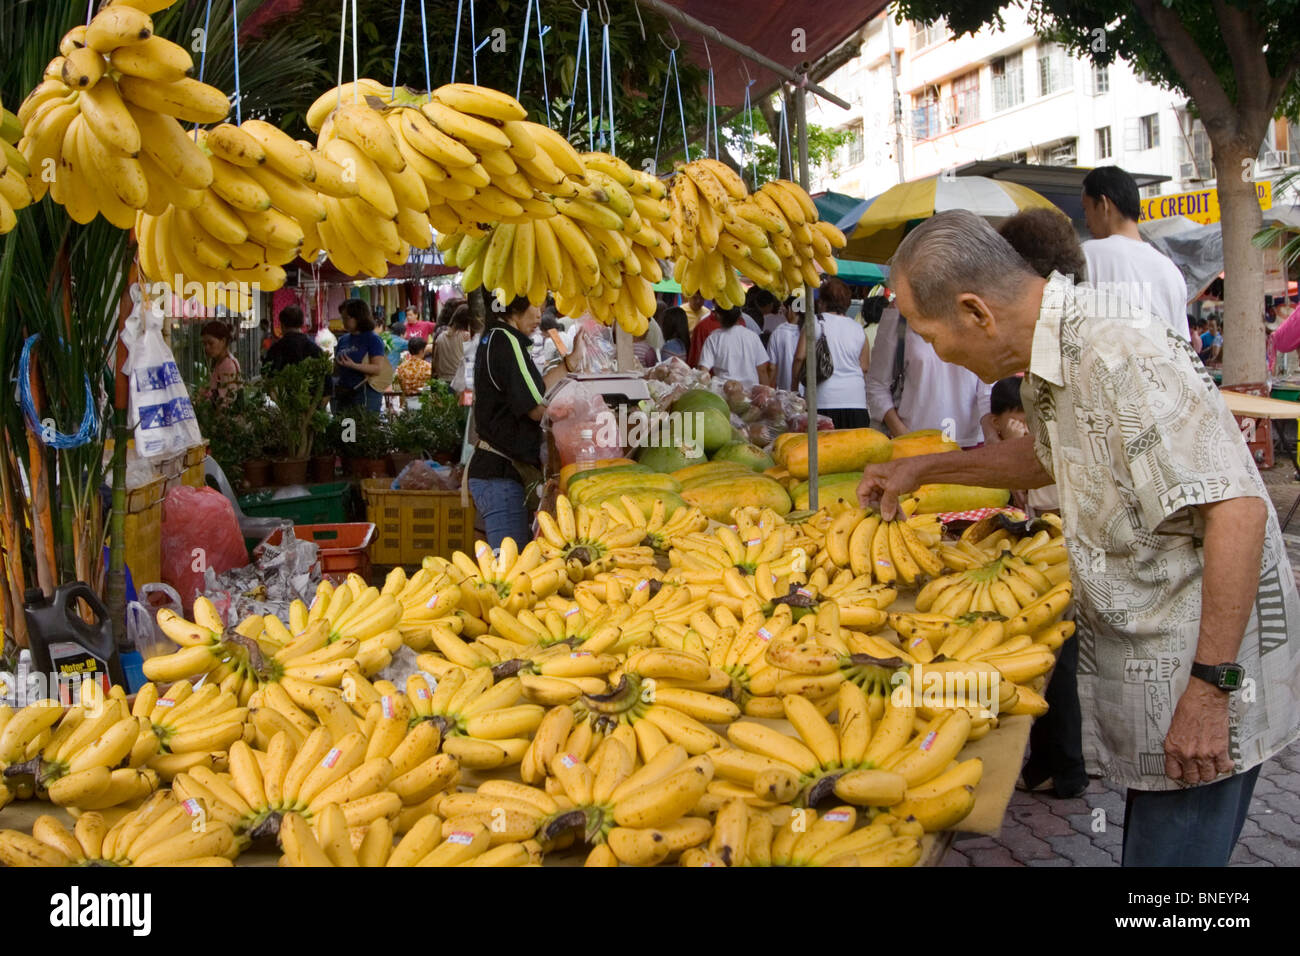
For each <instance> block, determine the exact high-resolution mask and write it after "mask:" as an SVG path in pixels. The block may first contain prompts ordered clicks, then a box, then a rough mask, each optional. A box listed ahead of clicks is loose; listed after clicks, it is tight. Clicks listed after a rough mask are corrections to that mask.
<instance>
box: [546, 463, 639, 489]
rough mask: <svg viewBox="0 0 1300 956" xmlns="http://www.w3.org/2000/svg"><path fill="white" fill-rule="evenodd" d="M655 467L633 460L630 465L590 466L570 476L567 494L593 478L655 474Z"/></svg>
mask: <svg viewBox="0 0 1300 956" xmlns="http://www.w3.org/2000/svg"><path fill="white" fill-rule="evenodd" d="M653 473H654V472H653V469H650V468H647V467H646V466H645V465H639V464H637V463H636V462H632V463H631V464H628V465H610V466H608V467H606V468H599V467H597V468H588V469H586V470H585V471H578V472H574V473H573V474H572V475H570V476H569V481H568V484H567V485H566V486H565V487H566V488H567V489H568V490H567V491H566V492H565V493H566V494H570V495H571V494H572V493H573V492H574V491H575V490H577V488H578V487H579V486H580V485H582V484H584V483H585V482H588V481H591V480H592V479H593V478H596V477H601V478H610V477H612V476H614V475H649V474H653Z"/></svg>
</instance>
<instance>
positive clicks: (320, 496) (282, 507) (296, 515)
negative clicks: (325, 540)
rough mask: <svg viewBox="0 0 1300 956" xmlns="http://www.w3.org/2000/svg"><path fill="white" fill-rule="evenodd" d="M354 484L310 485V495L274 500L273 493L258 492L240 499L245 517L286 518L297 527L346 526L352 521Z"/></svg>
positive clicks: (270, 491)
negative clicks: (350, 518)
mask: <svg viewBox="0 0 1300 956" xmlns="http://www.w3.org/2000/svg"><path fill="white" fill-rule="evenodd" d="M351 494H352V485H351V483H350V482H346V481H331V482H328V483H326V484H323V485H310V486H309V488H308V493H307V494H305V495H298V496H296V497H293V498H279V499H276V498H274V495H275V492H274V491H273V490H267V491H256V492H254V493H253V494H251V495H244V496H243V497H241V498H240V499H239V507H240V508H242V509H243V510H244V514H246V515H252V516H257V517H275V518H287V519H289V520H290V521H292V522H293V523H294V524H344V523H345V522H346V521H347V520H348V518H349V514H348V511H349V507H348V506H349V504H350V503H351Z"/></svg>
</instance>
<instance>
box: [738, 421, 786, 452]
mask: <svg viewBox="0 0 1300 956" xmlns="http://www.w3.org/2000/svg"><path fill="white" fill-rule="evenodd" d="M784 431H785V424H784V423H782V424H780V425H774V424H772V423H771V422H764V421H757V422H752V423H751V424H749V425H746V426H745V440H746V441H747V442H749V443H750V444H751V445H757V446H758V447H759V448H766V447H767V446H768V445H770V444H772V442H774V441H776V436H777V435H780V434H781V433H782V432H784Z"/></svg>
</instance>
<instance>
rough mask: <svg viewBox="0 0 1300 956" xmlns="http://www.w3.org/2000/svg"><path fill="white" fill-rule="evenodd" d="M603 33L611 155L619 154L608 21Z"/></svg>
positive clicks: (602, 30)
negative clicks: (616, 138) (615, 133)
mask: <svg viewBox="0 0 1300 956" xmlns="http://www.w3.org/2000/svg"><path fill="white" fill-rule="evenodd" d="M601 33H602V37H601V42H602V44H603V46H604V59H605V62H604V65H603V68H602V72H603V73H604V75H605V83H606V88H607V90H608V93H609V154H610V155H611V156H617V155H618V149H617V147H616V146H615V145H614V65H613V58H612V55H611V53H612V51H611V50H610V42H609V23H606V24H605V25H604V26H603V27H602V28H601ZM603 94H604V91H602V98H603Z"/></svg>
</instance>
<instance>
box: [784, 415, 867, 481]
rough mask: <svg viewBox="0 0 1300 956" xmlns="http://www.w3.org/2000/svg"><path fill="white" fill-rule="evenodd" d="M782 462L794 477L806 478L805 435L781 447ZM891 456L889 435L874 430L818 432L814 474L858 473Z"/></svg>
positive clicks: (845, 429)
mask: <svg viewBox="0 0 1300 956" xmlns="http://www.w3.org/2000/svg"><path fill="white" fill-rule="evenodd" d="M783 448H784V450H785V452H786V454H785V460H784V461H783V462H781V464H784V465H785V467H786V468H787V469H788V470H789V472H790V474H791V475H793V476H794V477H795V478H800V479H803V478H807V477H808V436H807V435H796V436H795V438H794V439H793V440H791V441H790V442H789V443H788V444H787V445H785V446H783ZM891 455H892V449H891V447H890V441H889V436H888V435H885V434H884V433H882V432H878V431H876V430H875V429H874V428H844V429H836V430H833V431H824V432H818V433H817V471H818V473H819V474H821V473H825V474H828V475H830V474H836V473H838V472H846V471H854V470H859V471H860V470H861V469H863V468H865V467H866V466H867V465H871V464H876V463H878V462H882V461H889V459H890V456H891Z"/></svg>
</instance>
